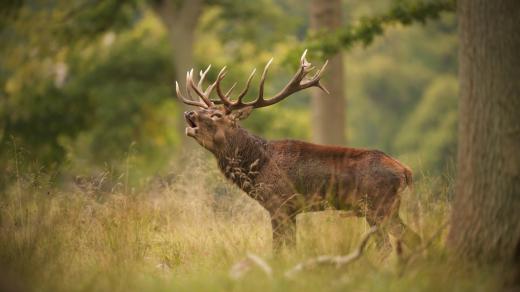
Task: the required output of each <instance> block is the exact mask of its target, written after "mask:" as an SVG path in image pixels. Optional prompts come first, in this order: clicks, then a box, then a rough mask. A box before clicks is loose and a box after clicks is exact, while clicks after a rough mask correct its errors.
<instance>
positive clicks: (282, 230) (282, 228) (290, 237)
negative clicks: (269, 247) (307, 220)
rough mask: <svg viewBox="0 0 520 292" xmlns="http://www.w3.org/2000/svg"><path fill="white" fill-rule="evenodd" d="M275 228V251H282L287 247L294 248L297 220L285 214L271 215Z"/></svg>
mask: <svg viewBox="0 0 520 292" xmlns="http://www.w3.org/2000/svg"><path fill="white" fill-rule="evenodd" d="M271 226H272V228H273V250H274V251H275V252H279V251H281V249H282V248H283V247H284V246H285V247H290V248H293V247H294V246H295V245H296V219H295V216H290V215H289V214H285V213H281V214H280V213H278V214H272V215H271Z"/></svg>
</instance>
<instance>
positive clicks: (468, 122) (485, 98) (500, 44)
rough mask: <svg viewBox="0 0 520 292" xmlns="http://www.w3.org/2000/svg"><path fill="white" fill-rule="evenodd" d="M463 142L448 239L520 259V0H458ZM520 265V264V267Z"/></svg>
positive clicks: (491, 255) (470, 255) (469, 255)
mask: <svg viewBox="0 0 520 292" xmlns="http://www.w3.org/2000/svg"><path fill="white" fill-rule="evenodd" d="M457 9H458V11H457V12H458V18H459V38H460V51H459V60H460V68H459V79H460V101H459V103H460V106H459V144H458V170H457V185H456V196H455V201H454V205H453V214H452V220H451V223H452V226H451V229H450V233H449V238H448V244H449V246H450V247H451V248H452V249H453V250H454V251H455V252H456V253H457V254H458V255H460V256H462V257H463V258H465V259H469V260H478V261H484V262H498V263H515V262H516V264H517V265H518V264H520V52H519V50H520V1H518V0H501V1H487V0H459V1H458V8H457ZM517 267H518V266H517Z"/></svg>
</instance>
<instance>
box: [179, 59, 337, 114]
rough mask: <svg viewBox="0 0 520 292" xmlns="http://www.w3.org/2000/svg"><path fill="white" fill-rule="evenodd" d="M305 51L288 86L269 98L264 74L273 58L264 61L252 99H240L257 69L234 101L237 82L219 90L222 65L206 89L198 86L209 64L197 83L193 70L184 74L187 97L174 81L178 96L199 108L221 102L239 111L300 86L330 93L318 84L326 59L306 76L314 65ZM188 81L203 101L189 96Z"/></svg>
mask: <svg viewBox="0 0 520 292" xmlns="http://www.w3.org/2000/svg"><path fill="white" fill-rule="evenodd" d="M306 54H307V50H305V51H304V52H303V54H302V56H301V58H300V68H299V69H298V71H297V72H296V74H295V75H294V76H293V77H292V79H291V80H290V81H289V83H287V85H285V87H284V88H283V89H282V90H281V91H280V92H278V93H277V94H276V95H274V96H273V97H271V98H268V99H265V98H264V83H265V77H266V76H267V70H268V69H269V66H270V65H271V63H272V61H273V59H271V60H269V62H267V64H266V65H265V67H264V71H263V72H262V77H261V79H260V88H259V90H258V98H257V99H256V100H255V101H252V102H244V101H243V98H244V96H245V95H246V94H247V91H248V90H249V86H250V85H251V80H252V79H253V76H254V75H255V73H256V69H254V70H253V72H251V74H250V75H249V78H248V79H247V82H246V86H245V88H244V89H243V90H242V92H240V94H239V95H238V97H237V98H236V101H232V100H231V98H230V95H231V92H232V90H233V89H234V88H235V86H236V83H235V84H233V86H231V88H230V89H229V90H228V91H227V92H226V93H225V94H224V93H223V92H222V88H221V86H220V82H221V81H222V80H223V79H224V77H226V73H227V71H226V67H224V68H222V70H220V72H219V74H218V76H217V80H215V82H214V83H212V84H211V85H210V86H209V87H208V88H207V89H206V91H203V90H202V89H201V88H200V87H201V85H202V81H203V80H204V77H205V76H206V73H207V72H208V70H209V68H210V67H211V65H210V67H208V69H206V71H204V72H202V71H201V72H200V76H201V77H200V81H199V84H198V86H195V83H194V82H193V69H192V70H191V71H189V72H188V74H187V76H186V91H187V93H188V96H189V97H190V99H186V98H185V97H184V96H183V95H182V94H181V93H180V90H179V85H178V84H177V83H176V88H177V95H178V96H179V98H181V100H182V101H183V102H184V103H186V104H190V105H195V106H199V107H203V108H208V107H212V106H214V105H216V104H221V105H223V106H224V108H225V109H226V111H228V112H231V111H233V110H238V109H241V108H245V107H252V108H260V107H266V106H270V105H273V104H275V103H278V102H280V101H282V100H283V99H285V98H286V97H288V96H289V95H291V94H293V93H295V92H298V91H300V90H303V89H305V88H309V87H318V88H320V89H321V90H323V91H325V92H327V93H329V92H328V91H327V89H325V87H323V85H322V84H321V83H320V78H321V74H322V73H323V71H324V70H325V68H326V67H327V63H328V61H325V64H323V66H322V67H321V69H319V70H318V71H317V72H316V73H315V74H314V75H313V76H312V77H310V78H305V77H306V76H307V75H308V74H309V73H310V72H312V71H313V70H314V69H315V67H314V66H312V64H311V63H309V62H308V61H307V59H306V58H305V56H306ZM188 84H189V85H190V86H191V88H192V89H193V91H195V93H197V95H198V96H199V97H200V99H201V100H202V102H203V103H202V102H201V101H200V100H199V101H194V100H193V98H191V95H190V93H189V88H188ZM213 88H216V89H217V94H218V97H219V99H218V100H212V99H210V98H209V96H210V94H211V91H212V90H213Z"/></svg>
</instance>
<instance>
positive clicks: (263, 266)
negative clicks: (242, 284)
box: [229, 253, 273, 280]
mask: <svg viewBox="0 0 520 292" xmlns="http://www.w3.org/2000/svg"><path fill="white" fill-rule="evenodd" d="M254 266H256V267H258V268H259V269H260V270H261V271H262V272H264V274H265V275H266V276H267V277H269V278H271V277H272V276H273V270H272V269H271V266H269V264H268V263H267V262H266V261H264V260H263V259H262V258H261V257H259V256H257V255H255V254H253V253H248V254H247V256H246V257H245V258H244V259H243V260H241V261H239V262H237V263H236V264H234V265H233V266H232V267H231V269H230V270H229V276H230V277H231V278H232V279H233V280H238V279H240V278H242V277H243V276H244V275H245V274H246V273H248V272H249V271H250V270H251V268H253V267H254Z"/></svg>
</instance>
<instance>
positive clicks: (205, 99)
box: [188, 69, 213, 107]
mask: <svg viewBox="0 0 520 292" xmlns="http://www.w3.org/2000/svg"><path fill="white" fill-rule="evenodd" d="M206 73H207V72H206ZM204 75H205V74H204ZM188 76H189V80H188V83H189V85H190V87H191V88H192V89H193V91H195V93H196V94H197V95H198V96H199V97H200V98H201V99H202V101H203V102H204V103H205V104H206V105H207V107H211V106H213V103H212V102H211V100H209V98H208V96H207V95H206V93H208V94H209V93H211V90H213V87H212V86H213V85H210V86H209V87H208V89H207V90H206V92H202V89H201V88H200V87H198V86H196V85H195V82H194V81H193V69H191V70H190V72H189V74H188ZM203 77H204V76H203ZM199 83H200V82H199Z"/></svg>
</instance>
